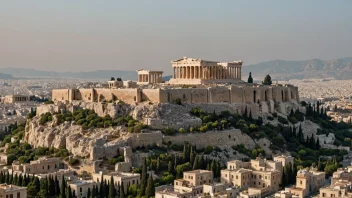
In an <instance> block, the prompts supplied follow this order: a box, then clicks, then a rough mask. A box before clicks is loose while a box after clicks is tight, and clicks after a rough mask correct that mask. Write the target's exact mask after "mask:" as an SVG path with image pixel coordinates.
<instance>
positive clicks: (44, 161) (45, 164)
mask: <svg viewBox="0 0 352 198" xmlns="http://www.w3.org/2000/svg"><path fill="white" fill-rule="evenodd" d="M65 168H66V166H65V164H64V163H63V162H62V160H61V159H60V158H56V157H53V158H47V157H41V158H39V159H38V160H34V161H30V163H25V164H20V163H19V162H18V161H14V162H13V163H12V169H13V170H14V171H16V172H23V173H28V174H47V173H53V172H56V171H58V170H60V169H65Z"/></svg>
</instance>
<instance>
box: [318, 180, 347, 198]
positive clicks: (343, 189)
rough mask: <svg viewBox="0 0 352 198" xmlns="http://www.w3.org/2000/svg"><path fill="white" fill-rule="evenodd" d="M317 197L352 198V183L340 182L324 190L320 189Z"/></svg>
mask: <svg viewBox="0 0 352 198" xmlns="http://www.w3.org/2000/svg"><path fill="white" fill-rule="evenodd" d="M319 197H320V198H323V197H326V198H331V197H339V198H348V197H352V183H351V182H349V181H344V180H341V181H339V182H336V183H334V184H332V185H331V186H329V187H326V188H320V193H319Z"/></svg>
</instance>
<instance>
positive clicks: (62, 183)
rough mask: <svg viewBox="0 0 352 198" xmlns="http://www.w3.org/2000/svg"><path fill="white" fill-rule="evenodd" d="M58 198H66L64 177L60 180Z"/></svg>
mask: <svg viewBox="0 0 352 198" xmlns="http://www.w3.org/2000/svg"><path fill="white" fill-rule="evenodd" d="M60 198H66V181H65V178H64V177H62V179H61V188H60Z"/></svg>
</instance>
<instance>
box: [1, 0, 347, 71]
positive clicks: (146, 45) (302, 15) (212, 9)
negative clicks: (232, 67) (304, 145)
mask: <svg viewBox="0 0 352 198" xmlns="http://www.w3.org/2000/svg"><path fill="white" fill-rule="evenodd" d="M184 56H187V57H194V58H202V59H206V60H217V61H232V60H243V61H244V62H245V64H252V63H258V62H262V61H268V60H274V59H284V60H305V59H312V58H320V59H324V60H328V59H334V58H342V57H350V56H352V1H351V0H335V1H331V0H308V1H305V0H294V1H292V0H290V1H288V0H265V1H264V0H257V1H254V0H253V1H247V0H243V1H236V0H216V1H214V0H191V1H189V0H187V1H186V0H176V1H171V0H170V1H169V0H150V1H147V0H138V1H137V0H124V1H119V0H58V1H48V0H32V1H29V0H25V1H23V0H1V6H0V68H7V67H11V68H15V67H20V68H34V69H41V70H48V71H92V70H97V69H106V70H108V69H109V70H110V69H122V70H136V69H140V68H144V69H155V70H164V71H166V73H170V71H171V63H170V61H171V60H175V59H178V58H181V57H184Z"/></svg>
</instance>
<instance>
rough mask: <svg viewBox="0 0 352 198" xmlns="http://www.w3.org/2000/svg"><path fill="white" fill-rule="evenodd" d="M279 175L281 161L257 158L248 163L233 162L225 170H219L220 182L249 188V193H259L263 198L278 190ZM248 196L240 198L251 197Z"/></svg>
mask: <svg viewBox="0 0 352 198" xmlns="http://www.w3.org/2000/svg"><path fill="white" fill-rule="evenodd" d="M281 173H282V162H281V161H276V162H275V161H270V160H263V159H259V158H258V159H256V160H251V161H250V162H242V161H239V160H233V161H229V162H228V163H227V169H225V170H221V182H222V183H228V184H231V185H232V186H235V187H239V188H241V189H249V188H251V192H253V193H254V194H256V192H260V193H263V194H261V196H263V195H267V194H270V193H273V192H276V191H277V190H278V189H279V185H280V182H281ZM256 189H257V190H256ZM250 194H251V193H249V194H248V193H247V194H246V193H244V194H243V195H242V196H251V195H250Z"/></svg>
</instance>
